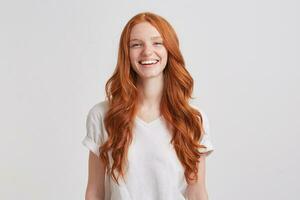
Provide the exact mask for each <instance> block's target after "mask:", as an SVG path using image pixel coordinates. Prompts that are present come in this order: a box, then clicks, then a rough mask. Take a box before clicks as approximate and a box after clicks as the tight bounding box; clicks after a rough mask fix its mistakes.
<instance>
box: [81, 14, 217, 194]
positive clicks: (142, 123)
mask: <svg viewBox="0 0 300 200" xmlns="http://www.w3.org/2000/svg"><path fill="white" fill-rule="evenodd" d="M192 91H193V79H192V77H191V75H190V74H189V72H188V71H187V69H186V67H185V63H184V59H183V57H182V55H181V52H180V50H179V41H178V38H177V36H176V33H175V31H174V29H173V28H172V26H171V25H170V24H169V23H168V22H167V21H166V20H165V19H164V18H162V17H161V16H159V15H156V14H153V13H149V12H146V13H140V14H138V15H136V16H134V17H133V18H132V19H131V20H129V22H128V23H127V24H126V26H125V28H124V30H123V31H122V34H121V38H120V45H119V52H118V62H117V66H116V69H115V72H114V74H113V75H112V77H111V78H110V79H109V80H108V81H107V83H106V97H107V100H105V101H102V102H100V103H98V104H96V105H95V106H94V107H93V108H92V109H91V110H90V112H89V114H88V117H87V121H86V122H87V123H86V125H87V135H86V137H85V138H84V140H83V144H84V145H85V146H86V147H87V148H88V149H89V150H90V155H89V177H88V185H87V190H86V199H87V200H92V199H93V200H96V199H98V200H100V199H101V200H103V199H105V200H146V199H147V200H184V199H190V200H193V199H194V200H207V199H208V195H207V192H206V186H205V157H206V156H208V155H209V154H210V153H211V152H212V151H213V150H214V148H213V145H212V143H211V139H210V134H209V124H208V119H207V117H206V115H205V113H204V112H203V111H202V110H201V109H200V108H198V107H195V106H194V105H191V104H190V103H189V100H190V99H191V97H192Z"/></svg>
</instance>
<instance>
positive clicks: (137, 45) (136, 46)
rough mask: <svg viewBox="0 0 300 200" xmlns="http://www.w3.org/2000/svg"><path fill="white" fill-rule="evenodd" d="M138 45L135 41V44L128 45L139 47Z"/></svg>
mask: <svg viewBox="0 0 300 200" xmlns="http://www.w3.org/2000/svg"><path fill="white" fill-rule="evenodd" d="M139 46H141V44H138V43H136V44H132V45H131V46H130V47H139Z"/></svg>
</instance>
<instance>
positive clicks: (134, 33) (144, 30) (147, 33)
mask: <svg viewBox="0 0 300 200" xmlns="http://www.w3.org/2000/svg"><path fill="white" fill-rule="evenodd" d="M160 37H161V35H160V33H159V32H158V31H157V29H156V28H155V27H154V26H152V25H151V24H150V23H148V22H141V23H138V24H136V25H134V26H133V28H132V29H131V32H130V40H133V39H139V40H143V39H155V38H160Z"/></svg>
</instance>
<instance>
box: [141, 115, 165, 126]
mask: <svg viewBox="0 0 300 200" xmlns="http://www.w3.org/2000/svg"><path fill="white" fill-rule="evenodd" d="M135 120H136V122H137V123H139V124H141V125H143V126H146V127H151V126H153V125H155V124H157V123H160V122H161V120H162V115H160V116H159V117H157V118H155V119H153V120H151V121H150V122H146V121H144V120H143V119H142V118H140V117H139V116H136V117H135Z"/></svg>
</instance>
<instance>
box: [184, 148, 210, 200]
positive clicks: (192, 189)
mask: <svg viewBox="0 0 300 200" xmlns="http://www.w3.org/2000/svg"><path fill="white" fill-rule="evenodd" d="M205 157H206V154H204V155H201V157H200V163H199V170H198V180H197V182H193V183H191V184H189V185H188V186H187V189H186V195H187V200H208V194H207V190H206V185H205Z"/></svg>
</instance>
